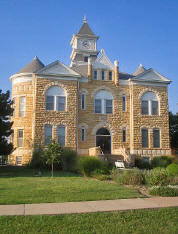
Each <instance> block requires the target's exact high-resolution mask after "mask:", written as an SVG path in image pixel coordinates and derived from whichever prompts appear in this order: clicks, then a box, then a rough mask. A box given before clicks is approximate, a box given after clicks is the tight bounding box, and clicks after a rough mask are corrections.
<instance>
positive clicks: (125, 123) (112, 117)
mask: <svg viewBox="0 0 178 234" xmlns="http://www.w3.org/2000/svg"><path fill="white" fill-rule="evenodd" d="M100 89H106V90H108V91H109V92H111V93H112V95H113V98H114V102H113V103H114V106H113V114H95V113H94V94H95V92H96V91H97V90H100ZM83 91H85V93H86V109H85V110H81V95H79V129H78V136H79V153H80V154H83V155H86V154H88V149H89V148H92V147H95V146H96V131H97V130H98V129H99V128H101V127H107V128H108V130H110V132H111V136H112V153H113V154H118V149H119V147H120V146H123V147H126V148H129V145H130V129H129V124H130V112H129V109H130V99H129V87H128V86H119V87H116V86H115V85H114V82H113V81H99V80H97V81H95V80H92V81H91V82H89V83H80V94H81V93H82V92H83ZM123 95H125V96H126V111H125V112H123V111H122V96H123ZM82 127H85V128H86V140H85V141H84V142H82V141H81V128H82ZM124 127H126V130H127V142H126V143H123V142H122V129H123V128H124Z"/></svg>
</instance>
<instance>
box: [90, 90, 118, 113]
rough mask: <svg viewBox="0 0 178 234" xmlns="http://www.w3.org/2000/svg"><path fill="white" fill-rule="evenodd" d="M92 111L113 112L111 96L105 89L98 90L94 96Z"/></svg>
mask: <svg viewBox="0 0 178 234" xmlns="http://www.w3.org/2000/svg"><path fill="white" fill-rule="evenodd" d="M94 111H95V113H96V114H112V113H113V96H112V94H111V93H110V92H109V91H107V90H99V91H98V92H96V93H95V96H94Z"/></svg>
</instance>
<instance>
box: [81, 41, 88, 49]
mask: <svg viewBox="0 0 178 234" xmlns="http://www.w3.org/2000/svg"><path fill="white" fill-rule="evenodd" d="M82 46H83V47H85V48H87V49H88V48H90V42H89V41H87V40H84V41H82Z"/></svg>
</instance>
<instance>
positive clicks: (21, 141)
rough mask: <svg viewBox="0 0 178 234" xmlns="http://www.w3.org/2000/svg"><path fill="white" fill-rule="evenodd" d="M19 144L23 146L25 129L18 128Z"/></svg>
mask: <svg viewBox="0 0 178 234" xmlns="http://www.w3.org/2000/svg"><path fill="white" fill-rule="evenodd" d="M17 136H18V138H17V146H18V147H23V129H19V130H18V135H17Z"/></svg>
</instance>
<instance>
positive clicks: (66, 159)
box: [60, 148, 77, 171]
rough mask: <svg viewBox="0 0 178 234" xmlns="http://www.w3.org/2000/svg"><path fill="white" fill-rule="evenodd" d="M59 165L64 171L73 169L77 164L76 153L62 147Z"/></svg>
mask: <svg viewBox="0 0 178 234" xmlns="http://www.w3.org/2000/svg"><path fill="white" fill-rule="evenodd" d="M60 160H61V166H62V169H63V170H64V171H75V170H76V165H77V153H76V151H74V150H72V149H70V148H64V149H63V153H62V155H61V157H60Z"/></svg>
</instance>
